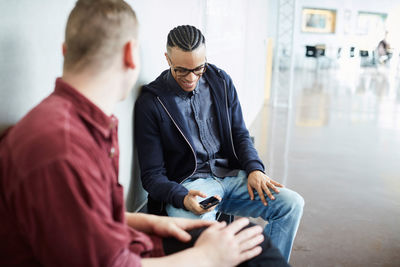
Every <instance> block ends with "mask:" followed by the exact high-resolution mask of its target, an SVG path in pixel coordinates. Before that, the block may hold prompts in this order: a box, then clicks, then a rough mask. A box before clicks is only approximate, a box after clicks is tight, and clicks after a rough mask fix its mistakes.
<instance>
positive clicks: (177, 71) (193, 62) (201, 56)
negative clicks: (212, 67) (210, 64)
mask: <svg viewBox="0 0 400 267" xmlns="http://www.w3.org/2000/svg"><path fill="white" fill-rule="evenodd" d="M165 57H166V58H167V61H168V64H169V66H170V67H171V73H172V76H173V77H174V79H175V81H176V82H177V83H178V84H179V86H180V87H181V88H182V90H184V91H186V92H191V91H193V90H194V89H195V88H196V85H197V83H198V82H199V79H200V77H201V74H202V72H203V71H204V70H205V64H206V47H205V45H200V46H199V47H198V48H197V49H195V50H193V51H189V52H185V51H183V50H181V49H180V48H177V47H169V48H168V53H165ZM188 70H190V71H188ZM185 72H186V75H184V74H185ZM195 73H196V74H198V75H196V74H195Z"/></svg>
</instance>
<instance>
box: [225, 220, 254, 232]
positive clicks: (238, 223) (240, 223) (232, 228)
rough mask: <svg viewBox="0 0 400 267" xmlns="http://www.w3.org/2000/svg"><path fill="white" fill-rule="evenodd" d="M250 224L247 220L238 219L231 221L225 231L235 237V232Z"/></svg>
mask: <svg viewBox="0 0 400 267" xmlns="http://www.w3.org/2000/svg"><path fill="white" fill-rule="evenodd" d="M249 223H250V221H249V219H247V218H240V219H239V220H235V221H233V223H231V224H230V225H228V226H227V227H226V229H225V231H227V232H228V233H230V234H232V235H235V234H236V233H237V232H239V231H240V230H242V229H243V227H245V226H247V225H248V224H249Z"/></svg>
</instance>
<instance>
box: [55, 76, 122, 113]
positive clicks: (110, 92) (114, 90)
mask: <svg viewBox="0 0 400 267" xmlns="http://www.w3.org/2000/svg"><path fill="white" fill-rule="evenodd" d="M116 78H117V75H115V74H112V73H106V72H105V73H93V72H91V73H90V72H88V71H83V72H79V73H77V72H69V71H65V70H64V73H63V76H62V79H63V80H64V81H65V82H67V83H68V84H69V85H71V86H72V87H74V88H75V89H76V90H78V91H79V92H80V93H81V94H83V95H84V96H85V97H86V98H88V99H89V100H90V101H92V102H93V103H94V104H95V105H96V106H98V107H99V108H100V109H101V110H102V111H103V112H104V113H105V114H107V115H108V116H110V115H111V114H112V112H113V110H114V108H115V105H116V104H117V102H118V101H119V100H120V98H121V96H120V90H118V89H119V87H120V85H119V84H118V82H116V80H117V79H116Z"/></svg>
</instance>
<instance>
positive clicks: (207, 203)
mask: <svg viewBox="0 0 400 267" xmlns="http://www.w3.org/2000/svg"><path fill="white" fill-rule="evenodd" d="M218 203H219V199H218V198H216V197H209V198H206V199H204V200H203V201H201V202H200V203H199V204H200V207H202V208H203V209H205V210H206V209H209V208H211V207H214V206H215V205H217V204H218Z"/></svg>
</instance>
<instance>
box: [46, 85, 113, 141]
mask: <svg viewBox="0 0 400 267" xmlns="http://www.w3.org/2000/svg"><path fill="white" fill-rule="evenodd" d="M54 94H55V95H59V96H62V97H64V98H67V99H68V100H70V101H71V103H72V104H73V105H74V106H75V108H76V110H77V112H78V113H79V115H80V116H81V117H82V118H83V119H84V120H85V121H87V122H88V123H90V124H91V125H92V126H93V127H94V128H96V129H97V130H98V131H99V132H100V133H101V134H102V135H103V136H104V137H106V138H108V137H110V135H111V131H112V129H113V128H114V127H117V126H118V119H117V118H116V117H115V116H114V115H111V116H108V115H107V114H105V113H104V112H103V111H102V110H101V109H100V108H99V107H98V106H96V105H95V104H94V103H93V102H91V101H90V100H89V99H88V98H86V97H85V96H84V95H82V94H81V93H80V92H79V91H78V90H76V89H75V88H73V87H72V86H71V85H69V84H68V83H66V82H65V81H63V80H62V78H57V80H56V88H55V90H54Z"/></svg>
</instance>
